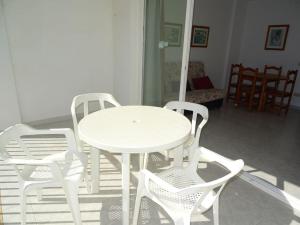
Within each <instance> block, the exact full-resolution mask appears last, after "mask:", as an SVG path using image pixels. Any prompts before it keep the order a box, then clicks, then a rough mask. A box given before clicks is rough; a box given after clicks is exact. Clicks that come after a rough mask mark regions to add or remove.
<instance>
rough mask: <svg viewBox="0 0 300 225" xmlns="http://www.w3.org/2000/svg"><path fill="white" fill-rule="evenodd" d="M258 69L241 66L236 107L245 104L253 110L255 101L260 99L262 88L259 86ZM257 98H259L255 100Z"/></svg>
mask: <svg viewBox="0 0 300 225" xmlns="http://www.w3.org/2000/svg"><path fill="white" fill-rule="evenodd" d="M258 73H259V72H258V68H256V69H253V68H250V67H247V68H245V67H243V66H241V68H240V72H239V83H238V88H237V98H236V106H239V105H241V104H242V103H245V104H246V105H247V106H248V109H249V110H251V109H252V107H253V104H254V103H255V100H257V103H258V99H259V97H260V93H261V86H258V85H257V78H258ZM256 95H258V96H257V98H255V97H256Z"/></svg>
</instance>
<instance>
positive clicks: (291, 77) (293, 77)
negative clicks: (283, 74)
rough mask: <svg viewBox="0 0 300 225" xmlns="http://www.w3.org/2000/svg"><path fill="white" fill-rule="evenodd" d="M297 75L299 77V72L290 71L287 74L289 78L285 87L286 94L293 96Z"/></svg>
mask: <svg viewBox="0 0 300 225" xmlns="http://www.w3.org/2000/svg"><path fill="white" fill-rule="evenodd" d="M297 75H298V70H289V71H288V72H287V78H286V81H285V85H284V92H286V93H289V94H290V95H291V96H292V95H293V92H294V87H295V83H296V79H297Z"/></svg>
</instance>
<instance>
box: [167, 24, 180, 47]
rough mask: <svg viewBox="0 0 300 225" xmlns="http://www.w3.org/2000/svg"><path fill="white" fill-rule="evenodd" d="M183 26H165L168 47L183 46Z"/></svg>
mask: <svg viewBox="0 0 300 225" xmlns="http://www.w3.org/2000/svg"><path fill="white" fill-rule="evenodd" d="M181 33H182V25H181V24H177V23H165V24H164V36H165V38H164V39H165V41H166V42H168V46H171V47H172V46H173V47H179V46H180V45H181Z"/></svg>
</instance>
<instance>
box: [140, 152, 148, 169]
mask: <svg viewBox="0 0 300 225" xmlns="http://www.w3.org/2000/svg"><path fill="white" fill-rule="evenodd" d="M143 155H144V157H143V166H142V167H140V168H141V169H147V165H148V159H149V154H148V153H145V154H143Z"/></svg>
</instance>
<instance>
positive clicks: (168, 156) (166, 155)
mask: <svg viewBox="0 0 300 225" xmlns="http://www.w3.org/2000/svg"><path fill="white" fill-rule="evenodd" d="M165 159H166V161H169V160H170V155H169V151H167V150H166V151H165Z"/></svg>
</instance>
